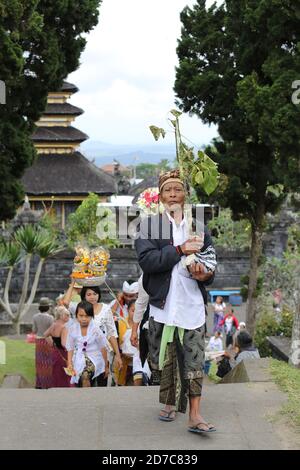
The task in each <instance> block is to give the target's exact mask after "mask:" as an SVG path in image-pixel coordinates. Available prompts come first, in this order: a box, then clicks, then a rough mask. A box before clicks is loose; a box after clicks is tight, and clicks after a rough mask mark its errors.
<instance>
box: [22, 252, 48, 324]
mask: <svg viewBox="0 0 300 470" xmlns="http://www.w3.org/2000/svg"><path fill="white" fill-rule="evenodd" d="M44 262H45V260H44V259H42V258H41V259H40V261H39V264H38V267H37V269H36V273H35V276H34V281H33V284H32V288H31V293H30V296H29V299H28V300H27V302H26V304H25V305H24V308H23V310H22V312H21V313H20V321H21V320H22V318H24V316H25V315H26V313H27V312H28V310H29V309H30V306H31V305H32V303H33V301H34V298H35V294H36V291H37V288H38V284H39V280H40V275H41V272H42V267H43V264H44Z"/></svg>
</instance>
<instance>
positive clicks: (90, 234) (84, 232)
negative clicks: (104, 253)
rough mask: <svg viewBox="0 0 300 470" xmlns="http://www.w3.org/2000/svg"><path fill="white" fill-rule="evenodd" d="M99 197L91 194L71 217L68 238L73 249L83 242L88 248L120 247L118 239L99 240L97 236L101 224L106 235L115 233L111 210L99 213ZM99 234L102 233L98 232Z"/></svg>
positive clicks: (68, 225) (67, 230)
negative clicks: (101, 246)
mask: <svg viewBox="0 0 300 470" xmlns="http://www.w3.org/2000/svg"><path fill="white" fill-rule="evenodd" d="M99 202H100V199H99V197H98V196H97V195H96V194H94V193H90V194H89V195H88V197H87V198H86V199H85V200H84V201H83V202H82V203H81V205H80V206H79V207H78V208H77V210H76V211H75V212H74V213H73V214H70V215H69V218H68V224H67V229H66V233H67V237H68V240H67V241H68V244H69V246H70V247H71V248H74V246H75V245H76V244H77V243H79V242H81V243H86V244H87V245H88V246H91V247H92V246H99V245H103V246H107V247H114V246H117V245H118V242H117V240H116V237H110V236H108V237H107V238H105V237H103V238H99V236H98V235H97V228H98V226H99V224H101V229H102V230H103V232H104V234H105V233H108V234H109V233H111V232H114V227H112V226H111V225H112V223H113V222H112V221H111V215H112V212H111V211H110V209H107V208H105V210H104V211H103V213H101V214H100V213H99V210H98V204H99ZM98 233H100V232H99V231H98Z"/></svg>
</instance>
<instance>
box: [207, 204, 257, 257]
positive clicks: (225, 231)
mask: <svg viewBox="0 0 300 470" xmlns="http://www.w3.org/2000/svg"><path fill="white" fill-rule="evenodd" d="M208 228H209V229H210V230H211V233H212V236H213V240H214V244H215V245H216V246H219V247H222V248H225V249H226V250H246V249H249V247H250V235H251V226H250V223H249V222H248V221H246V220H240V221H234V220H232V214H231V210H230V209H223V210H221V211H220V214H219V215H218V216H217V217H214V218H213V219H212V220H210V221H209V223H208Z"/></svg>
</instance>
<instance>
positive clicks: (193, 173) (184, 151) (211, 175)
mask: <svg viewBox="0 0 300 470" xmlns="http://www.w3.org/2000/svg"><path fill="white" fill-rule="evenodd" d="M170 114H171V115H172V118H170V119H169V122H170V123H171V124H172V126H173V127H174V132H175V142H176V158H177V163H178V167H179V169H180V174H181V178H182V180H183V181H184V184H185V188H186V193H187V194H188V196H189V199H190V201H189V202H192V198H191V188H193V187H194V186H200V187H201V188H202V190H203V191H204V192H205V193H206V194H207V195H208V196H209V195H210V194H212V193H213V192H214V191H215V189H216V188H217V186H218V181H219V172H218V166H217V164H216V163H215V162H214V161H213V160H212V159H211V158H210V157H209V156H208V155H206V154H205V153H204V152H202V151H201V150H199V151H198V153H197V156H195V153H194V148H193V147H189V146H188V145H187V144H186V143H185V142H184V141H183V140H182V137H181V133H180V126H179V118H180V116H181V114H182V113H181V112H180V111H177V110H176V109H172V110H171V111H170ZM173 118H175V119H173ZM150 130H151V132H152V134H153V136H154V138H155V140H158V139H159V138H160V137H163V138H164V137H165V134H166V132H165V130H164V129H162V128H161V127H156V126H150Z"/></svg>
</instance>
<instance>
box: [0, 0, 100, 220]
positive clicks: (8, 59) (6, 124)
mask: <svg viewBox="0 0 300 470" xmlns="http://www.w3.org/2000/svg"><path fill="white" fill-rule="evenodd" d="M100 3H101V0H68V1H66V0H51V1H49V0H26V1H24V0H14V1H12V0H0V44H1V48H0V80H3V81H4V82H5V84H6V90H7V96H6V104H5V105H0V173H1V186H0V199H1V210H0V220H7V219H10V218H12V217H13V216H14V214H15V210H16V208H17V207H18V206H20V204H21V202H22V200H23V198H24V192H23V188H22V185H21V183H20V179H21V177H22V175H23V173H24V171H25V169H26V168H27V167H28V166H30V165H32V164H33V162H34V159H35V158H36V152H35V149H34V146H33V142H32V140H31V135H32V132H33V130H34V128H35V122H36V121H37V120H38V119H39V118H40V116H41V113H42V112H43V111H44V109H45V106H46V101H47V95H48V92H49V91H53V90H56V89H58V88H59V87H60V86H61V85H62V82H63V79H65V78H66V77H67V76H68V74H69V73H71V72H73V71H74V70H76V69H77V68H78V66H79V58H80V54H81V52H82V51H83V50H84V47H85V45H86V39H85V37H84V34H85V33H88V32H89V31H90V30H91V29H92V28H93V27H94V26H95V25H96V24H97V21H98V14H99V13H98V7H99V5H100Z"/></svg>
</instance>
